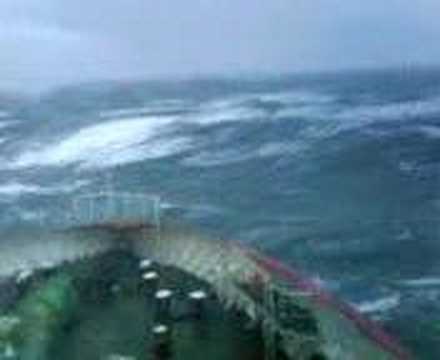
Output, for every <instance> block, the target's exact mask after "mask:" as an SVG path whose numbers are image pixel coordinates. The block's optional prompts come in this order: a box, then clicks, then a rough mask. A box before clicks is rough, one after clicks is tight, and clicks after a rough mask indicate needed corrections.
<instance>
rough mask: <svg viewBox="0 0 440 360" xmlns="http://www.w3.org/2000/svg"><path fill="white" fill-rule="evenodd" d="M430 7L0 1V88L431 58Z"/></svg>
mask: <svg viewBox="0 0 440 360" xmlns="http://www.w3.org/2000/svg"><path fill="white" fill-rule="evenodd" d="M439 10H440V3H438V1H437V0H419V1H417V2H414V1H409V0H388V1H382V0H381V1H380V0H370V1H369V2H366V1H361V0H314V1H313V0H309V1H305V0H270V1H269V0H266V1H251V0H221V1H210V0H186V1H178V0H174V1H172V0H161V1H148V0H124V1H123V0H113V1H104V0H95V1H83V0H77V1H67V0H38V1H37V0H27V1H25V0H3V1H2V8H1V11H0V49H2V51H1V54H0V76H1V79H2V80H1V81H2V82H1V83H0V88H8V87H16V88H20V89H23V90H41V89H45V88H48V87H51V86H55V85H59V84H63V83H69V82H75V81H83V80H89V79H99V78H126V77H150V76H162V75H172V74H178V75H191V74H205V73H237V72H257V71H262V72H284V71H303V70H332V69H339V68H347V67H350V68H351V67H379V66H391V65H399V64H408V63H422V64H423V63H426V64H433V63H438V62H439V61H440V48H439V47H438V46H436V39H437V38H438V37H439V35H440V25H439V22H438V21H437V14H438V13H439Z"/></svg>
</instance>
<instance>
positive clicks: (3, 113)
mask: <svg viewBox="0 0 440 360" xmlns="http://www.w3.org/2000/svg"><path fill="white" fill-rule="evenodd" d="M9 116H10V115H9V113H8V112H7V111H4V110H0V119H5V118H7V117H9Z"/></svg>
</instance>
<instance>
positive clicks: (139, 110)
mask: <svg viewBox="0 0 440 360" xmlns="http://www.w3.org/2000/svg"><path fill="white" fill-rule="evenodd" d="M187 108H188V104H186V103H185V101H183V100H179V99H168V100H158V101H154V102H151V103H150V104H148V105H145V106H142V107H132V108H118V109H106V110H103V111H100V112H99V116H100V117H101V118H125V117H135V116H140V115H148V114H153V113H159V112H161V113H163V112H165V113H166V112H175V111H181V110H185V109H187Z"/></svg>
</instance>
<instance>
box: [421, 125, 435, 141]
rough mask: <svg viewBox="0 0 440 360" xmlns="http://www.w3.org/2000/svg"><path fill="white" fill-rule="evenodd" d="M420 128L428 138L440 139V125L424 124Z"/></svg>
mask: <svg viewBox="0 0 440 360" xmlns="http://www.w3.org/2000/svg"><path fill="white" fill-rule="evenodd" d="M418 130H419V131H420V132H421V133H422V134H423V135H425V136H426V137H428V138H431V139H440V127H439V126H434V125H423V126H420V127H419V128H418Z"/></svg>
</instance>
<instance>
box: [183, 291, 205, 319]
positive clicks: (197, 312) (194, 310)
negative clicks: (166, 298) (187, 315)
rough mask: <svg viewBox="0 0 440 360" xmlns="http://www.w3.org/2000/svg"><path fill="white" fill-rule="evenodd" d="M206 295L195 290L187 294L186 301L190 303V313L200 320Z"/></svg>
mask: <svg viewBox="0 0 440 360" xmlns="http://www.w3.org/2000/svg"><path fill="white" fill-rule="evenodd" d="M207 297H208V295H207V294H206V292H205V291H203V290H195V291H191V292H190V293H189V294H188V299H189V302H190V312H191V314H192V315H194V316H195V317H197V318H201V317H202V316H203V308H204V306H205V302H206V299H207Z"/></svg>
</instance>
